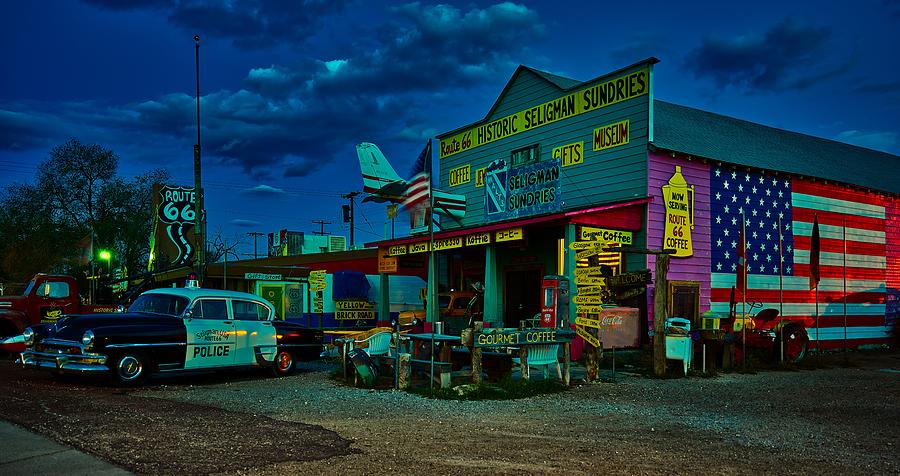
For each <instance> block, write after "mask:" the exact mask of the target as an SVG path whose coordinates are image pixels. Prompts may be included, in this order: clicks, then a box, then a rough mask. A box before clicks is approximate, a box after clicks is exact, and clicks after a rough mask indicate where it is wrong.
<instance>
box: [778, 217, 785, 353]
mask: <svg viewBox="0 0 900 476" xmlns="http://www.w3.org/2000/svg"><path fill="white" fill-rule="evenodd" d="M783 268H784V240H783V237H782V234H781V217H778V333H779V336H780V337H779V338H778V342H780V343H781V345H780V346H779V347H780V349H779V355H780V362H781V363H782V364H784V327H783V326H784V324H783V323H782V321H783V319H784V272H783Z"/></svg>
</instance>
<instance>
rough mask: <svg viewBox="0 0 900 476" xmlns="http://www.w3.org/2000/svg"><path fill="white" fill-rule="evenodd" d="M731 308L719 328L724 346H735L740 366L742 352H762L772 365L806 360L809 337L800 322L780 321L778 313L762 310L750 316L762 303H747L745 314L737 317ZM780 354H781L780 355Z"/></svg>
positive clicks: (732, 306)
mask: <svg viewBox="0 0 900 476" xmlns="http://www.w3.org/2000/svg"><path fill="white" fill-rule="evenodd" d="M738 306H740V305H739V304H738V305H735V304H734V303H733V304H732V305H731V311H730V312H729V315H728V317H727V318H723V319H722V320H721V323H720V328H721V329H722V330H724V331H725V342H726V343H727V342H730V343H733V344H734V346H735V358H736V361H737V362H743V358H744V356H743V353H744V349H746V351H747V352H748V353H749V352H754V351H762V352H763V353H765V354H766V355H767V357H771V358H772V359H774V361H776V362H779V361H781V356H782V355H783V356H784V362H791V363H797V362H800V361H801V360H803V358H804V357H805V356H806V351H807V349H808V348H809V335H808V334H807V333H806V325H805V324H804V322H803V321H802V320H795V319H779V318H778V310H777V309H772V308H767V309H761V310H760V311H759V312H757V313H756V314H755V315H753V310H754V309H759V308H762V303H760V302H759V301H755V300H748V301H747V303H746V306H747V308H748V309H747V312H746V313H741V314H738V313H737V312H736V307H738ZM782 352H783V354H782Z"/></svg>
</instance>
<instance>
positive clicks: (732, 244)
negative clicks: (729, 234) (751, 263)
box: [731, 240, 737, 248]
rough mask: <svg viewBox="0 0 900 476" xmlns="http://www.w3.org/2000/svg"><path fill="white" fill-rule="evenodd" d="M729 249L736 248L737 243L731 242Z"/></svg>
mask: <svg viewBox="0 0 900 476" xmlns="http://www.w3.org/2000/svg"><path fill="white" fill-rule="evenodd" d="M731 247H732V248H737V241H734V240H731Z"/></svg>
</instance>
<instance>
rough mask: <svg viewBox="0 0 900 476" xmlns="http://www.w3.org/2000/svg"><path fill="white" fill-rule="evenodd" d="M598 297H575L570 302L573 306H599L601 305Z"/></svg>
mask: <svg viewBox="0 0 900 476" xmlns="http://www.w3.org/2000/svg"><path fill="white" fill-rule="evenodd" d="M600 301H601V299H600V296H575V297H573V298H572V302H574V303H575V304H593V305H600V304H602V303H601V302H600Z"/></svg>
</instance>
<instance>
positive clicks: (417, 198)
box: [403, 172, 431, 208]
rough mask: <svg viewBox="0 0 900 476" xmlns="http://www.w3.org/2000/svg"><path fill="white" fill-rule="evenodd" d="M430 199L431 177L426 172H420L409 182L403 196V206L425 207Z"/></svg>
mask: <svg viewBox="0 0 900 476" xmlns="http://www.w3.org/2000/svg"><path fill="white" fill-rule="evenodd" d="M430 197H431V175H430V174H429V173H428V172H420V173H418V174H416V176H414V177H413V178H411V179H410V180H409V184H408V185H407V186H406V192H405V193H404V194H403V206H404V207H406V208H415V207H416V206H417V205H420V204H423V203H424V204H425V206H427V205H428V204H427V203H426V202H428V201H429V200H430Z"/></svg>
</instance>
